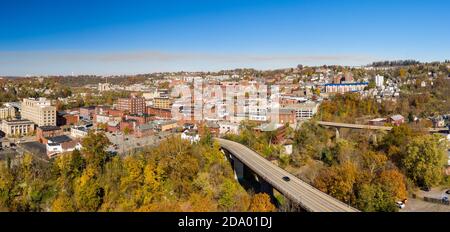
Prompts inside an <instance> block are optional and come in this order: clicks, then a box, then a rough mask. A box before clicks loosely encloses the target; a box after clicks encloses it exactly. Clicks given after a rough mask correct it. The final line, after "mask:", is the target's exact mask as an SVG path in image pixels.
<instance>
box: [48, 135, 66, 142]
mask: <svg viewBox="0 0 450 232" xmlns="http://www.w3.org/2000/svg"><path fill="white" fill-rule="evenodd" d="M48 141H49V143H66V142H70V141H72V139H71V138H70V137H69V136H67V135H60V136H55V137H51V138H48Z"/></svg>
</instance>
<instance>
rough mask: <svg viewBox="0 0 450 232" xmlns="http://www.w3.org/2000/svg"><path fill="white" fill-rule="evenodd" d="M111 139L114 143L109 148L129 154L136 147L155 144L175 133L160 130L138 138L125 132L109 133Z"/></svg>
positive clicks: (122, 153)
mask: <svg viewBox="0 0 450 232" xmlns="http://www.w3.org/2000/svg"><path fill="white" fill-rule="evenodd" d="M106 135H107V137H108V139H109V141H110V142H111V143H112V145H111V146H110V148H109V150H110V151H114V152H117V153H118V154H121V155H124V154H128V153H130V152H132V151H134V150H135V149H138V148H144V147H150V146H155V145H157V144H159V143H160V142H161V141H162V140H164V139H166V138H168V137H170V135H173V134H172V133H170V132H160V133H158V134H155V135H152V136H146V137H143V138H137V137H134V136H133V135H124V134H123V133H120V132H119V133H107V134H106Z"/></svg>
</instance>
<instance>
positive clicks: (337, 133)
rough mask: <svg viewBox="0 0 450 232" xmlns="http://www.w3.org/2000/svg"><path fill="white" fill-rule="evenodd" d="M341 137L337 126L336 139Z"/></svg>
mask: <svg viewBox="0 0 450 232" xmlns="http://www.w3.org/2000/svg"><path fill="white" fill-rule="evenodd" d="M340 137H341V133H340V132H339V128H336V140H339V138H340Z"/></svg>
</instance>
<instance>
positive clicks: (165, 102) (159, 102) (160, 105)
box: [153, 97, 172, 110]
mask: <svg viewBox="0 0 450 232" xmlns="http://www.w3.org/2000/svg"><path fill="white" fill-rule="evenodd" d="M171 107H172V102H171V101H170V99H169V98H168V97H155V98H154V99H153V108H157V109H167V110H168V109H171Z"/></svg>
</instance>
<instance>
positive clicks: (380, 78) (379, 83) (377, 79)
mask: <svg viewBox="0 0 450 232" xmlns="http://www.w3.org/2000/svg"><path fill="white" fill-rule="evenodd" d="M375 84H376V86H377V87H383V86H384V76H380V75H376V76H375Z"/></svg>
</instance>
